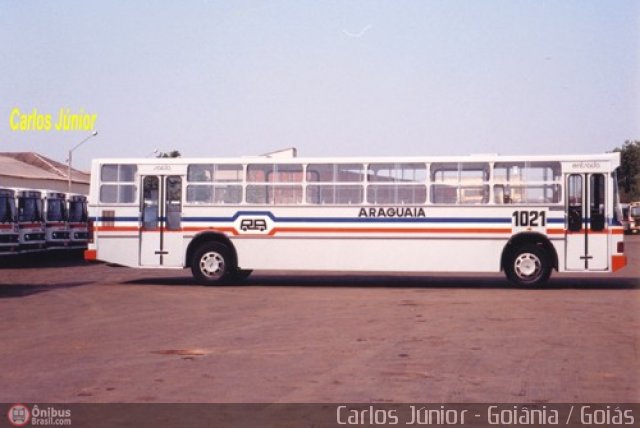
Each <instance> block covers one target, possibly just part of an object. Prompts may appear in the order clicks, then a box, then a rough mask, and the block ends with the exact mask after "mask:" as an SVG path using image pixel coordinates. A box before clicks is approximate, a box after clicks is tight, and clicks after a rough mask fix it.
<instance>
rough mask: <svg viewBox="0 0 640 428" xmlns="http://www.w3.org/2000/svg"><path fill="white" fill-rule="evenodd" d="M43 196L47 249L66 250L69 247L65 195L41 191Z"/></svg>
mask: <svg viewBox="0 0 640 428" xmlns="http://www.w3.org/2000/svg"><path fill="white" fill-rule="evenodd" d="M42 195H43V196H44V197H43V199H42V201H43V205H44V216H45V239H46V247H47V248H48V249H66V248H67V247H68V246H69V242H70V240H69V223H68V212H67V195H66V194H65V193H62V192H54V191H50V190H42Z"/></svg>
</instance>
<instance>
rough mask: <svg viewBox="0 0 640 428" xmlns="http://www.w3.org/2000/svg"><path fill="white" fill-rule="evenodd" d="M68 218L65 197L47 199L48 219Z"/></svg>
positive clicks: (61, 219)
mask: <svg viewBox="0 0 640 428" xmlns="http://www.w3.org/2000/svg"><path fill="white" fill-rule="evenodd" d="M66 219H67V208H66V207H65V203H64V200H63V199H49V200H48V201H47V221H64V220H66Z"/></svg>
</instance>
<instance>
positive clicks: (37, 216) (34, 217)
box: [16, 190, 46, 252]
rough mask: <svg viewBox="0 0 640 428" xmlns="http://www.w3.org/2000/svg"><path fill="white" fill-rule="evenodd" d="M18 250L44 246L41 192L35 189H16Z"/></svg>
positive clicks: (40, 248)
mask: <svg viewBox="0 0 640 428" xmlns="http://www.w3.org/2000/svg"><path fill="white" fill-rule="evenodd" d="M16 198H17V200H18V231H19V238H18V242H19V251H20V252H29V251H34V250H36V251H37V250H42V249H44V248H45V243H46V240H45V224H44V214H43V207H42V193H41V192H40V191H37V190H17V192H16Z"/></svg>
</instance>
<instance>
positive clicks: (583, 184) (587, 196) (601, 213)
mask: <svg viewBox="0 0 640 428" xmlns="http://www.w3.org/2000/svg"><path fill="white" fill-rule="evenodd" d="M566 184H567V186H566V189H567V191H566V192H565V193H566V196H565V197H566V223H565V229H566V233H565V238H566V245H565V264H566V269H567V270H572V271H604V270H607V269H608V267H609V246H608V233H607V232H608V230H607V216H606V212H607V210H606V201H607V198H606V188H607V186H606V175H604V174H569V175H567V176H566Z"/></svg>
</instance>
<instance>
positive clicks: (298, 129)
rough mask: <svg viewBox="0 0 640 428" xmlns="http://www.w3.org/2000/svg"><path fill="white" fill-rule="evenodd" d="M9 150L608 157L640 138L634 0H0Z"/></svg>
mask: <svg viewBox="0 0 640 428" xmlns="http://www.w3.org/2000/svg"><path fill="white" fill-rule="evenodd" d="M0 41H1V43H0V151H35V152H39V153H41V154H43V155H45V156H49V157H51V158H53V159H56V160H58V161H60V162H65V161H66V158H67V151H68V150H69V149H70V148H72V147H73V146H75V145H76V144H78V143H80V142H81V141H83V140H84V139H85V138H86V137H88V136H89V135H90V134H91V130H75V131H58V130H55V129H50V130H48V131H47V130H39V131H38V130H26V131H25V130H13V129H12V128H11V124H12V122H11V117H12V116H11V113H12V111H15V109H18V110H19V111H20V113H23V114H29V113H31V112H32V111H33V110H34V109H36V110H37V112H38V113H40V114H50V115H51V117H52V121H53V122H56V121H57V118H58V112H59V110H60V109H69V111H70V112H71V113H78V112H80V111H81V109H82V110H84V112H87V113H89V114H95V115H96V120H95V130H97V131H98V135H97V136H96V137H94V138H90V139H89V140H87V141H86V142H85V143H84V144H83V145H82V146H80V147H78V148H77V149H76V150H75V151H74V152H73V161H74V166H76V167H79V168H83V169H88V168H89V165H90V161H91V159H92V158H98V157H151V156H153V153H154V152H155V151H156V150H159V151H161V152H166V151H171V150H179V151H180V152H181V153H182V154H183V156H185V157H187V156H188V157H200V156H207V157H218V156H220V157H227V156H247V155H258V154H261V153H266V152H271V151H274V150H278V149H282V148H287V147H296V148H297V149H298V154H299V155H300V156H328V157H331V156H396V155H398V156H400V155H401V156H422V155H424V156H431V155H464V154H472V153H500V154H505V155H507V154H568V153H602V152H605V151H610V150H612V149H613V148H614V147H617V146H620V145H622V144H623V143H624V141H625V140H630V139H640V1H631V0H626V1H625V0H619V1H609V0H602V1H593V0H579V1H569V0H567V1H542V0H539V1H533V0H529V1H522V0H478V1H456V0H446V1H445V0H442V1H430V0H424V1H417V0H416V1H402V0H400V1H304V0H303V1H293V0H292V1H269V0H264V1H213V0H210V1H202V0H200V1H195V0H194V1H191V0H185V1H160V0H158V1H143V0H137V1H133V2H132V1H120V0H109V1H101V2H96V1H91V0H60V1H55V2H43V1H34V0H20V1H18V0H0Z"/></svg>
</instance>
